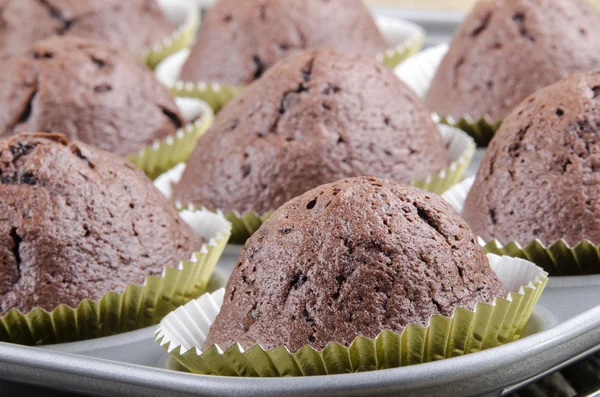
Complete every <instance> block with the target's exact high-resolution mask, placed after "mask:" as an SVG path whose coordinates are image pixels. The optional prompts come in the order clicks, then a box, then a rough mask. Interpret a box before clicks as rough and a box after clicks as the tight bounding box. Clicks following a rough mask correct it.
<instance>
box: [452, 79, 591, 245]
mask: <svg viewBox="0 0 600 397" xmlns="http://www.w3.org/2000/svg"><path fill="white" fill-rule="evenodd" d="M598 170H600V72H591V73H587V74H578V75H574V76H572V77H569V78H566V79H564V80H561V81H560V82H558V83H556V84H554V85H552V86H549V87H547V88H544V89H542V90H540V91H538V92H537V93H535V94H534V95H532V96H531V97H529V98H528V99H527V100H525V101H524V102H523V103H521V104H520V105H519V106H517V107H516V108H515V110H514V111H513V112H512V113H511V114H510V115H509V116H508V117H507V118H506V119H505V120H504V122H503V124H502V127H501V128H500V130H499V131H498V132H497V134H496V136H494V139H493V140H492V142H491V144H490V146H489V148H488V150H487V153H486V154H485V157H484V158H483V161H482V163H481V166H480V167H479V171H478V173H477V178H476V180H475V185H474V186H473V188H472V189H471V191H470V193H469V195H468V197H467V200H466V202H465V208H464V217H465V219H466V220H467V222H468V223H469V225H471V226H472V227H473V230H474V231H475V233H476V234H478V235H480V236H481V237H483V238H484V239H486V240H490V239H493V238H496V239H498V240H500V241H501V242H503V243H508V242H510V241H513V240H516V241H518V242H519V243H521V244H522V245H525V244H528V243H530V242H531V241H533V240H534V239H539V240H541V241H542V242H543V243H545V244H552V243H554V242H556V241H557V240H559V239H565V240H566V241H567V242H568V243H569V244H571V245H573V246H574V245H576V244H578V243H579V242H581V241H582V240H584V239H589V240H591V241H592V242H593V243H594V244H596V245H597V244H600V173H599V172H598Z"/></svg>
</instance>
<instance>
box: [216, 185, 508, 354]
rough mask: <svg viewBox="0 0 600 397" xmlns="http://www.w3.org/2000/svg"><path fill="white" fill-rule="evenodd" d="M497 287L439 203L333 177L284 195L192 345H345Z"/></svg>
mask: <svg viewBox="0 0 600 397" xmlns="http://www.w3.org/2000/svg"><path fill="white" fill-rule="evenodd" d="M506 294H507V292H506V290H505V289H504V286H503V285H502V284H501V282H500V281H499V280H498V278H497V277H496V275H495V273H494V272H493V271H492V270H491V268H490V266H489V263H488V261H487V258H486V256H485V254H484V252H483V249H482V247H481V246H479V245H478V244H477V243H476V241H475V236H474V234H473V233H472V232H471V229H470V228H469V226H467V224H466V223H465V222H464V221H463V220H462V219H461V218H460V217H459V216H458V215H457V213H456V211H454V209H452V207H451V206H450V205H449V204H447V203H446V202H445V201H444V200H443V199H441V198H440V197H438V196H436V195H434V194H432V193H428V192H426V191H424V190H421V189H418V188H414V187H408V186H401V185H397V184H395V183H392V182H388V181H385V180H382V179H377V178H372V177H359V178H353V179H345V180H341V181H338V182H335V183H332V184H328V185H324V186H320V187H318V188H316V189H314V190H312V191H310V192H308V193H306V194H304V195H302V196H300V197H297V198H295V199H293V200H291V201H289V202H288V203H286V204H285V205H283V206H282V207H281V208H279V209H278V210H277V211H275V213H274V214H273V215H272V216H271V218H269V220H267V221H266V222H265V223H264V224H263V226H262V227H261V228H260V229H259V230H258V232H256V233H255V234H254V235H253V236H252V237H251V238H250V240H248V242H247V243H246V245H245V246H244V250H243V251H242V254H241V256H240V259H239V262H238V264H237V265H236V267H235V269H234V271H233V273H232V275H231V277H230V278H229V281H228V283H227V288H226V290H225V297H224V300H223V306H222V308H221V311H220V313H219V315H218V316H217V318H216V320H215V322H214V324H213V325H212V327H211V329H210V332H209V335H208V338H207V340H206V343H205V346H204V347H205V348H208V347H210V346H212V345H213V344H217V345H219V346H220V347H221V348H223V349H226V348H228V347H229V346H231V345H233V344H235V343H239V344H240V345H241V346H242V347H244V348H249V347H251V346H253V345H255V344H260V345H261V346H262V347H263V348H266V349H271V348H275V347H277V346H280V345H285V346H287V347H288V349H290V351H296V350H298V349H299V348H301V347H302V346H304V345H310V346H312V347H314V348H315V349H323V348H324V347H325V346H326V345H327V344H328V343H330V342H338V343H340V344H342V345H344V346H348V345H349V344H350V343H351V342H352V341H353V340H354V339H355V338H356V337H357V336H359V335H362V336H366V337H370V338H374V337H376V336H377V335H378V334H379V333H380V332H381V331H383V330H386V329H387V330H391V331H395V332H398V333H400V332H402V331H403V330H404V328H405V327H406V325H408V324H417V325H421V326H426V325H427V323H428V320H429V317H430V316H431V315H434V314H441V315H445V316H449V315H452V313H453V311H454V309H455V308H456V307H464V308H468V309H473V308H474V307H475V304H476V303H477V302H488V303H489V302H492V301H493V300H494V299H495V298H497V297H506Z"/></svg>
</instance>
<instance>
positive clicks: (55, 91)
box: [0, 37, 183, 155]
mask: <svg viewBox="0 0 600 397" xmlns="http://www.w3.org/2000/svg"><path fill="white" fill-rule="evenodd" d="M0 85H2V87H3V89H2V91H1V92H0V104H1V105H2V106H1V109H2V110H0V138H4V137H7V136H10V135H13V134H15V133H18V132H27V131H43V132H55V131H60V132H61V133H64V134H65V135H67V137H68V138H69V139H74V140H79V141H82V142H84V143H87V144H90V145H93V146H95V147H98V148H100V149H104V150H107V151H110V152H113V153H117V154H121V155H125V154H129V153H132V152H136V151H138V150H139V149H140V148H142V147H144V146H147V145H149V144H151V143H152V142H153V141H155V140H156V139H162V138H165V137H167V136H169V135H174V134H175V133H176V132H177V128H179V127H181V126H182V125H183V120H182V118H181V116H180V114H179V111H178V110H177V106H176V105H175V102H174V101H173V98H172V97H171V95H170V94H169V92H168V90H167V89H166V88H165V87H163V86H162V85H161V84H160V83H159V82H158V81H157V80H156V79H155V78H154V76H153V75H152V72H151V71H149V70H148V69H147V68H146V67H145V66H144V65H143V64H141V63H139V61H138V60H137V58H136V57H135V56H133V55H131V54H129V53H127V52H125V51H122V50H118V49H115V48H112V47H107V46H105V45H104V44H99V43H94V42H89V41H84V40H80V39H72V38H61V37H54V38H50V39H47V40H44V41H41V42H38V43H36V44H34V45H33V46H32V47H31V48H30V50H29V52H27V53H24V54H21V55H14V56H8V57H4V58H2V68H0Z"/></svg>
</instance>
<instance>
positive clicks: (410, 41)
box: [157, 17, 425, 112]
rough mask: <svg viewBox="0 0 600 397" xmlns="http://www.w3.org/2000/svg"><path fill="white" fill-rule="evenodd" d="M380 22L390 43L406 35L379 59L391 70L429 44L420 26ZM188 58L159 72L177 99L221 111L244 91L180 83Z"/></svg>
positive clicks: (180, 58)
mask: <svg viewBox="0 0 600 397" xmlns="http://www.w3.org/2000/svg"><path fill="white" fill-rule="evenodd" d="M377 21H378V24H379V25H380V27H381V26H384V27H387V28H384V29H382V31H384V30H387V29H389V30H395V31H392V32H390V37H388V40H391V41H394V42H398V41H399V40H398V39H397V37H394V36H397V35H398V34H400V35H401V36H402V35H405V36H406V38H404V39H403V40H400V41H401V43H399V44H397V45H395V46H394V47H393V48H390V49H389V50H388V51H386V52H385V53H383V54H379V55H378V56H377V59H378V60H379V61H380V62H382V63H383V64H384V65H386V66H388V67H389V68H394V67H396V66H397V65H399V64H400V63H401V62H402V61H404V60H405V59H407V58H409V57H410V56H412V55H414V54H416V53H418V52H419V50H420V49H421V47H422V46H423V43H424V42H425V31H424V30H423V29H422V28H421V27H420V26H418V25H416V24H413V23H410V22H408V21H403V20H399V19H398V18H386V17H378V19H377ZM398 25H399V26H398ZM391 27H394V28H395V29H392V28H391ZM398 30H399V32H398ZM394 39H395V40H394ZM188 55H189V51H187V50H186V51H182V52H181V53H179V54H174V57H173V58H172V59H167V60H165V64H164V65H161V67H159V68H158V69H157V77H158V78H159V80H161V81H162V82H163V84H165V85H166V86H167V87H168V88H169V90H170V91H171V93H172V94H173V95H174V96H179V97H190V98H197V99H201V100H203V101H205V102H207V103H208V104H209V105H210V106H211V107H212V108H213V110H214V111H215V112H218V111H219V110H220V109H221V108H222V107H223V106H225V104H227V102H229V101H230V100H231V99H233V98H234V97H235V96H236V95H237V94H239V93H240V92H242V90H243V89H244V86H242V85H238V86H234V85H228V84H219V83H211V82H203V81H199V82H192V81H182V80H179V71H180V69H181V65H182V64H183V62H185V60H186V59H187V56H188ZM168 76H170V77H168Z"/></svg>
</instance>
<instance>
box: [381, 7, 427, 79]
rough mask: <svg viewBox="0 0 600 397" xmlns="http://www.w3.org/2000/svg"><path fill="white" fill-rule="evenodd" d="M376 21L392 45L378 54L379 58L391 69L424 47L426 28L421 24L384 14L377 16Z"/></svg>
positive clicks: (386, 39)
mask: <svg viewBox="0 0 600 397" xmlns="http://www.w3.org/2000/svg"><path fill="white" fill-rule="evenodd" d="M375 23H376V24H377V27H378V28H379V31H380V32H381V34H382V35H383V37H384V38H385V41H386V42H387V43H388V45H389V46H390V48H389V49H388V50H387V51H386V52H384V53H383V54H379V55H377V60H378V61H380V62H381V63H383V64H384V65H385V66H387V67H389V68H390V69H393V68H395V67H396V66H398V65H399V64H400V63H402V62H403V61H404V60H406V59H408V58H409V57H411V56H413V55H415V54H416V53H418V52H419V50H420V49H421V48H422V47H423V43H424V42H425V30H423V28H422V27H420V26H419V25H417V24H414V23H412V22H409V21H406V20H403V19H400V18H394V17H388V16H383V15H380V16H377V17H375Z"/></svg>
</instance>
